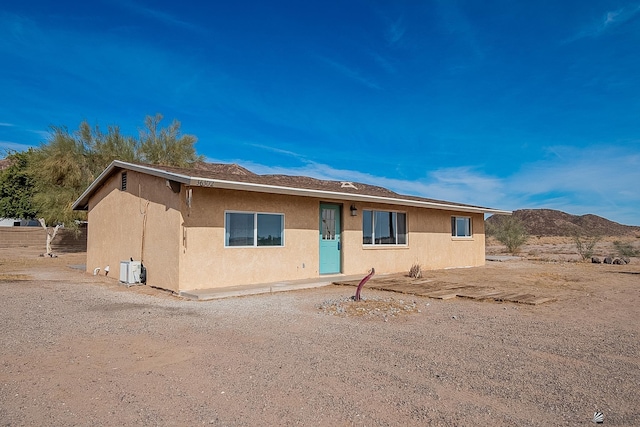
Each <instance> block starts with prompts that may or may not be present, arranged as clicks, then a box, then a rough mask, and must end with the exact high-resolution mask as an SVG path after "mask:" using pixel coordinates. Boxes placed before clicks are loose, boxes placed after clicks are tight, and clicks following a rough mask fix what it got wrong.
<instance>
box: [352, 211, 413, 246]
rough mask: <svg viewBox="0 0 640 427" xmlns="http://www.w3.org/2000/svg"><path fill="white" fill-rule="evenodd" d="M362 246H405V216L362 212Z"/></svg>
mask: <svg viewBox="0 0 640 427" xmlns="http://www.w3.org/2000/svg"><path fill="white" fill-rule="evenodd" d="M362 244H363V245H406V244H407V214H406V213H404V212H388V211H370V210H363V211H362Z"/></svg>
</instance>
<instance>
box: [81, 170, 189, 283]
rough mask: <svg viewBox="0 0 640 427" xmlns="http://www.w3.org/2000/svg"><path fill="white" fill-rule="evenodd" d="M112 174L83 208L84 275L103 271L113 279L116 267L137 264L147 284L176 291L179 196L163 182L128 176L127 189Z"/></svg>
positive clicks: (145, 177) (156, 179)
mask: <svg viewBox="0 0 640 427" xmlns="http://www.w3.org/2000/svg"><path fill="white" fill-rule="evenodd" d="M120 184H121V175H120V173H115V174H113V175H112V177H111V178H110V179H109V180H107V182H106V183H105V184H104V185H103V186H102V187H101V188H100V189H99V190H98V191H97V192H96V194H95V195H94V196H93V197H92V198H91V200H90V203H89V213H88V221H89V224H93V225H94V226H93V227H89V233H88V239H87V271H93V269H94V268H96V267H100V268H101V269H102V271H104V267H105V266H107V265H108V266H109V267H110V270H111V272H110V273H109V274H110V275H111V276H113V277H115V278H118V277H119V270H120V262H121V261H126V260H129V259H130V258H133V259H134V260H136V261H140V260H142V261H143V263H144V265H145V267H146V268H147V283H148V284H150V285H153V286H157V287H160V288H164V289H169V290H172V291H178V290H179V288H178V283H179V276H178V271H179V269H178V265H179V253H180V240H181V239H180V226H181V223H182V219H181V218H182V217H181V212H180V195H179V194H175V193H173V192H172V191H171V189H170V188H169V187H167V185H166V181H165V180H164V179H159V178H155V177H150V176H148V175H144V174H140V173H136V172H132V171H128V172H127V189H126V190H125V191H121V190H120Z"/></svg>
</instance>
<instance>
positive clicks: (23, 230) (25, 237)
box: [0, 227, 87, 252]
mask: <svg viewBox="0 0 640 427" xmlns="http://www.w3.org/2000/svg"><path fill="white" fill-rule="evenodd" d="M46 243H47V234H46V233H45V231H44V229H43V228H42V227H0V248H27V247H38V248H42V252H45V246H46ZM51 249H52V250H53V252H85V251H86V250H87V229H86V228H81V229H79V230H78V231H77V233H76V232H75V231H73V230H69V229H65V228H62V229H60V230H59V231H58V234H57V235H56V238H55V239H53V242H51Z"/></svg>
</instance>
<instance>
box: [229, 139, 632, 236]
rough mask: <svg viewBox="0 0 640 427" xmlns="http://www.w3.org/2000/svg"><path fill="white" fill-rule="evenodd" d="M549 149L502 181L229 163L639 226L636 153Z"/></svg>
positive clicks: (467, 169) (458, 171) (470, 174)
mask: <svg viewBox="0 0 640 427" xmlns="http://www.w3.org/2000/svg"><path fill="white" fill-rule="evenodd" d="M553 150H554V152H556V153H558V156H555V157H552V158H549V159H547V160H543V161H538V162H532V163H525V164H523V166H522V168H521V169H520V170H519V171H517V172H516V173H514V174H512V175H510V176H501V177H498V176H495V175H492V174H488V173H486V172H484V171H482V170H481V169H479V168H476V167H471V166H462V167H453V168H442V169H438V170H434V171H431V172H430V173H428V174H427V175H426V176H424V177H422V178H418V179H414V180H411V179H396V178H387V177H384V176H379V175H377V174H375V173H365V172H360V171H356V170H349V169H337V168H334V167H332V166H330V165H326V164H322V163H317V162H310V161H304V160H303V161H302V164H301V165H300V166H294V167H281V166H267V165H263V164H259V163H255V162H246V161H243V160H234V161H235V162H236V163H240V164H242V165H243V166H245V167H247V168H248V169H250V170H252V171H254V172H256V173H259V174H285V175H303V176H311V177H314V178H318V179H328V180H336V181H353V182H362V183H366V184H371V185H378V186H381V187H385V188H388V189H390V190H393V191H396V192H398V193H400V194H408V195H416V196H421V197H426V198H431V199H437V200H446V201H451V202H458V203H465V204H472V205H478V206H487V207H492V208H498V209H508V210H515V209H529V208H549V209H559V210H562V211H564V212H568V213H571V214H576V215H582V214H586V213H593V214H596V215H600V216H604V217H606V218H609V219H611V220H613V221H617V222H621V223H624V224H632V225H640V220H639V217H638V214H637V206H639V205H640V189H639V188H637V186H635V185H634V183H636V182H640V154H631V155H630V154H629V153H628V152H625V150H622V149H617V148H616V147H615V146H613V145H611V146H600V147H593V148H584V149H578V148H571V147H554V148H553ZM285 154H286V153H285ZM223 161H224V160H223ZM227 161H228V160H227Z"/></svg>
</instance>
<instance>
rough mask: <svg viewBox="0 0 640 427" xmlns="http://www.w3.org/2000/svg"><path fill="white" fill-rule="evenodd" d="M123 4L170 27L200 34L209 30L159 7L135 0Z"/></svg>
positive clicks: (122, 4)
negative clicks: (145, 4) (142, 3)
mask: <svg viewBox="0 0 640 427" xmlns="http://www.w3.org/2000/svg"><path fill="white" fill-rule="evenodd" d="M121 6H123V7H125V8H126V9H128V10H130V11H132V12H134V13H136V14H138V15H142V16H145V17H147V18H151V19H154V20H156V21H158V22H161V23H163V24H165V25H168V26H170V27H176V28H181V29H184V30H188V31H193V32H196V33H200V34H205V33H207V30H206V29H205V28H202V27H201V26H199V25H196V24H193V23H191V22H187V21H183V20H181V19H179V18H177V17H175V16H174V15H171V14H169V13H166V12H163V11H161V10H158V9H152V8H149V7H145V6H142V5H140V4H137V3H134V2H122V3H121Z"/></svg>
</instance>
